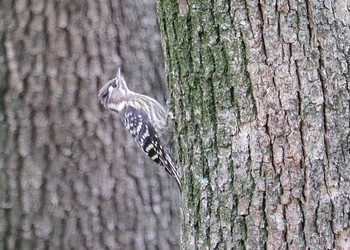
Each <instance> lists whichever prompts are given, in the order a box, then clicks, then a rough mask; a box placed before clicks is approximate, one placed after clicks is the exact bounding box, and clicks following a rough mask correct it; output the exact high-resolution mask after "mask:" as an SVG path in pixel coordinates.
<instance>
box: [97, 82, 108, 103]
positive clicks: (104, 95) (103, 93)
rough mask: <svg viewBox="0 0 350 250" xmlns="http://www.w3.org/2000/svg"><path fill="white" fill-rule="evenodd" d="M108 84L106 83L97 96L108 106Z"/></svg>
mask: <svg viewBox="0 0 350 250" xmlns="http://www.w3.org/2000/svg"><path fill="white" fill-rule="evenodd" d="M108 86H109V83H106V84H105V85H104V86H103V87H102V88H101V89H100V91H99V92H98V94H97V96H98V99H99V100H100V102H101V104H102V105H103V106H104V107H105V108H106V105H107V102H108V99H109V94H108Z"/></svg>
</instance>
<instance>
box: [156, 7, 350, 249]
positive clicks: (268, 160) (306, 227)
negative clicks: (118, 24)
mask: <svg viewBox="0 0 350 250" xmlns="http://www.w3.org/2000/svg"><path fill="white" fill-rule="evenodd" d="M158 13H159V18H160V27H161V34H162V36H163V39H162V40H163V41H164V43H163V46H164V50H165V55H166V65H167V73H168V82H169V85H170V88H169V89H170V91H171V96H172V98H171V99H172V101H173V109H174V113H175V117H176V122H177V123H176V133H177V144H178V145H177V151H178V155H179V156H180V160H181V165H182V166H183V170H182V172H183V179H184V180H183V198H182V220H183V221H182V248H183V249H191V248H192V247H195V248H196V249H266V248H268V249H335V248H337V249H348V248H349V247H350V246H349V231H350V222H349V214H350V199H349V198H350V191H349V190H350V178H349V176H350V167H349V166H350V157H349V147H350V146H349V145H350V141H349V126H350V124H349V109H350V102H349V97H350V95H349V81H350V79H349V69H350V66H349V63H350V61H349V53H350V50H349V49H350V47H349V46H350V28H349V27H350V13H349V6H348V5H347V3H346V1H255V0H254V1H253V0H252V1H250V0H247V1H205V0H196V1H195V0H193V1H186V0H179V1H177V2H175V1H170V0H159V1H158Z"/></svg>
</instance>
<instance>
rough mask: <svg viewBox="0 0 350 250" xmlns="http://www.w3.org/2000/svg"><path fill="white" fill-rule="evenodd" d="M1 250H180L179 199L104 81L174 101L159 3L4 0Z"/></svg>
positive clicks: (0, 30)
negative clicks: (108, 97) (105, 103)
mask: <svg viewBox="0 0 350 250" xmlns="http://www.w3.org/2000/svg"><path fill="white" fill-rule="evenodd" d="M0 16H1V20H0V62H1V63H0V100H1V101H0V249H177V248H178V246H179V222H178V221H179V212H178V203H179V201H178V200H179V195H178V191H177V190H176V186H175V185H173V184H172V181H171V178H169V177H168V176H167V175H166V174H165V173H164V170H163V169H160V168H158V167H156V166H155V165H154V164H153V163H152V162H151V161H150V160H149V159H147V157H144V154H143V153H142V152H141V150H140V149H139V148H138V147H137V146H136V145H135V143H134V142H133V140H132V137H131V136H130V135H129V134H128V133H127V132H126V130H125V129H124V128H123V126H122V124H121V122H120V121H119V118H113V116H112V115H111V114H110V113H109V112H108V111H107V110H104V109H103V108H102V107H101V105H100V104H99V102H98V100H97V91H98V89H99V88H100V87H101V86H102V85H103V84H104V83H105V82H106V81H107V80H109V79H110V78H111V77H112V76H114V74H115V73H116V70H117V67H121V68H122V72H123V73H124V75H125V77H126V79H127V80H128V82H129V87H130V89H132V90H135V91H137V92H141V93H144V94H148V95H151V96H152V97H154V98H156V99H158V100H159V101H160V102H163V103H164V98H163V96H164V94H165V93H166V90H165V86H166V85H165V79H164V75H163V70H164V67H163V59H162V58H163V57H162V51H161V45H160V39H159V31H158V30H159V28H158V24H157V19H156V14H155V2H154V1H152V0H150V1H144V0H143V1H136V2H134V1H132V2H130V3H129V2H128V3H127V1H121V2H120V1H97V0H88V1H79V0H73V1H72V0H71V1H46V0H35V1H26V0H16V1H1V3H0Z"/></svg>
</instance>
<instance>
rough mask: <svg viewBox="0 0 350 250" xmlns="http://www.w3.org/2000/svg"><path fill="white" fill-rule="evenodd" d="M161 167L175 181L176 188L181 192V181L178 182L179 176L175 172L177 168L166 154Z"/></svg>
mask: <svg viewBox="0 0 350 250" xmlns="http://www.w3.org/2000/svg"><path fill="white" fill-rule="evenodd" d="M163 165H164V167H165V170H166V171H167V172H168V173H169V174H170V175H171V176H172V177H173V178H174V179H175V181H176V184H177V186H178V187H179V189H180V192H181V181H180V174H179V172H178V170H177V167H176V165H175V163H174V162H173V160H172V159H171V157H170V156H169V155H168V154H166V156H165V161H164V162H163Z"/></svg>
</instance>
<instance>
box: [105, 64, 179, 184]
mask: <svg viewBox="0 0 350 250" xmlns="http://www.w3.org/2000/svg"><path fill="white" fill-rule="evenodd" d="M98 98H99V100H100V102H101V104H102V105H103V107H105V108H106V109H109V110H111V111H114V112H116V113H117V114H119V116H120V117H121V120H122V122H123V123H124V125H125V127H126V128H127V130H128V131H129V132H130V134H131V135H132V136H133V137H134V140H135V141H136V143H137V144H138V145H139V146H140V147H141V148H142V149H143V151H144V152H145V153H146V154H147V155H148V156H149V157H150V158H151V159H152V160H153V161H154V162H156V163H157V164H159V165H161V166H164V168H165V170H166V171H167V172H168V173H169V174H170V175H171V176H172V177H173V178H174V179H175V181H176V183H177V185H178V187H179V189H180V191H181V182H180V175H179V173H178V170H177V167H176V165H175V164H174V161H173V160H172V159H171V157H170V155H169V154H168V153H167V151H166V149H165V148H164V144H162V143H163V141H162V140H161V138H160V137H162V135H163V134H165V133H167V131H168V130H169V129H170V128H171V123H172V122H171V115H169V114H168V113H167V112H166V111H165V109H164V108H163V106H162V105H161V104H160V103H159V102H157V101H156V100H155V99H153V98H151V97H148V96H146V95H141V94H137V93H135V92H133V91H131V90H129V89H128V86H127V84H126V82H125V80H124V78H123V77H122V76H121V74H120V68H119V70H118V73H117V75H116V77H115V78H113V79H111V80H110V81H108V82H107V83H106V84H105V85H104V86H103V87H102V88H101V89H100V91H99V92H98Z"/></svg>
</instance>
